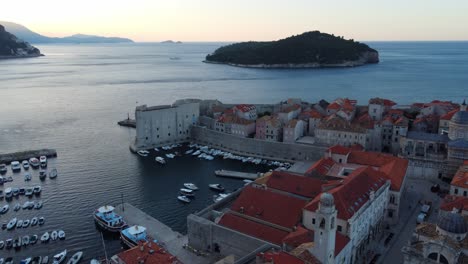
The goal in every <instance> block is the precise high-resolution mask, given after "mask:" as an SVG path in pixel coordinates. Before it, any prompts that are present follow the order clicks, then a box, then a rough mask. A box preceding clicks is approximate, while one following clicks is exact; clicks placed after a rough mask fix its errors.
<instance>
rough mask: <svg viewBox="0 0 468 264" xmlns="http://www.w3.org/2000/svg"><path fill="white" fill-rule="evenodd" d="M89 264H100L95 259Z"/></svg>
mask: <svg viewBox="0 0 468 264" xmlns="http://www.w3.org/2000/svg"><path fill="white" fill-rule="evenodd" d="M89 264H101V262H100V261H99V260H97V259H92V260H91V261H90V262H89Z"/></svg>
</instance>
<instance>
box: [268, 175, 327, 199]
mask: <svg viewBox="0 0 468 264" xmlns="http://www.w3.org/2000/svg"><path fill="white" fill-rule="evenodd" d="M326 183H328V182H327V181H323V180H319V179H316V178H311V177H306V176H300V175H295V174H291V173H287V172H284V171H273V172H272V174H271V176H270V177H269V178H268V181H267V182H266V185H267V186H268V188H272V189H276V190H280V191H284V192H288V193H294V194H297V195H301V196H304V197H308V198H314V197H315V196H317V195H318V194H319V193H321V192H322V189H321V188H322V185H323V184H326Z"/></svg>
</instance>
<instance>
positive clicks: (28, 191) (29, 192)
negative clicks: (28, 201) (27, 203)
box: [24, 187, 34, 196]
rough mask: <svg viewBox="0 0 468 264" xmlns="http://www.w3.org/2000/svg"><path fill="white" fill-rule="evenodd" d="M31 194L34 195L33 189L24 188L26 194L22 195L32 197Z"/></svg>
mask: <svg viewBox="0 0 468 264" xmlns="http://www.w3.org/2000/svg"><path fill="white" fill-rule="evenodd" d="M33 193H34V192H33V188H31V187H28V188H26V192H25V193H24V195H26V196H32V195H33Z"/></svg>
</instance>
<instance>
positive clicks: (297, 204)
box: [231, 185, 306, 228]
mask: <svg viewBox="0 0 468 264" xmlns="http://www.w3.org/2000/svg"><path fill="white" fill-rule="evenodd" d="M305 204H306V201H304V200H302V199H299V198H296V197H293V196H290V195H286V194H280V193H277V192H273V191H271V190H268V189H266V190H265V189H263V188H260V187H253V186H250V185H249V186H246V187H245V188H244V190H243V191H242V192H241V194H240V195H239V197H238V198H237V199H236V201H235V202H234V203H233V204H232V206H231V210H233V211H236V212H241V211H242V210H243V212H242V214H245V215H248V216H251V217H255V218H258V219H261V220H264V221H267V222H270V223H273V224H277V225H280V226H283V227H287V228H292V227H294V226H296V225H297V223H298V222H299V221H300V220H301V215H302V208H303V207H304V205H305ZM241 208H243V209H242V210H241ZM285 208H287V210H285Z"/></svg>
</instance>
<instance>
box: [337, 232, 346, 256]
mask: <svg viewBox="0 0 468 264" xmlns="http://www.w3.org/2000/svg"><path fill="white" fill-rule="evenodd" d="M348 243H349V237H347V236H345V235H342V234H341V233H340V232H336V239H335V257H336V256H338V254H340V252H341V250H343V248H345V247H346V245H348Z"/></svg>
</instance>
